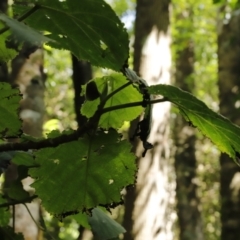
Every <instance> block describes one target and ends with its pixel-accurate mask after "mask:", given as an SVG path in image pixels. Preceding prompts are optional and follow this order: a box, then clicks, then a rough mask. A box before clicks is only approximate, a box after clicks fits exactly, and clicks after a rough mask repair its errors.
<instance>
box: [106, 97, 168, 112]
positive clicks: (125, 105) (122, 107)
mask: <svg viewBox="0 0 240 240" xmlns="http://www.w3.org/2000/svg"><path fill="white" fill-rule="evenodd" d="M167 101H169V100H168V99H167V98H161V99H156V100H151V101H149V102H144V103H145V104H154V103H161V102H167ZM142 104H143V102H142V101H141V102H133V103H126V104H122V105H117V106H112V107H107V108H104V109H103V110H102V111H101V114H103V113H107V112H111V111H115V110H119V109H125V108H131V107H137V106H142Z"/></svg>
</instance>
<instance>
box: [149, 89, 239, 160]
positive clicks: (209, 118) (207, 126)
mask: <svg viewBox="0 0 240 240" xmlns="http://www.w3.org/2000/svg"><path fill="white" fill-rule="evenodd" d="M149 93H151V94H159V95H162V96H164V97H167V98H168V99H169V101H170V102H172V103H174V104H175V105H176V106H177V107H178V108H179V110H180V112H181V114H182V115H183V116H184V117H185V119H186V120H187V121H188V122H189V123H190V124H191V125H193V126H195V127H197V128H198V129H199V130H200V131H201V132H202V133H203V134H204V135H205V136H206V137H208V138H209V139H210V140H211V141H212V142H213V143H214V144H216V145H217V146H218V148H219V149H220V151H222V152H225V153H227V154H228V155H229V156H230V157H232V158H233V159H236V157H237V156H238V155H239V153H240V128H239V127H238V126H236V125H234V124H233V123H231V122H230V121H229V120H228V119H227V118H225V117H223V116H222V115H220V114H217V113H215V112H213V111H212V110H211V109H209V108H208V107H207V105H206V104H205V103H203V102H202V101H200V100H199V99H197V98H196V97H194V96H193V95H191V94H190V93H188V92H185V91H183V90H181V89H179V88H177V87H174V86H170V85H161V84H160V85H155V86H151V87H149Z"/></svg>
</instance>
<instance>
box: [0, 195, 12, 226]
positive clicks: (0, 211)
mask: <svg viewBox="0 0 240 240" xmlns="http://www.w3.org/2000/svg"><path fill="white" fill-rule="evenodd" d="M3 203H8V201H7V199H4V198H3V196H2V195H1V194H0V204H3ZM0 216H1V217H0V226H1V227H3V226H7V225H8V224H9V220H10V217H11V213H10V210H9V208H7V207H5V208H0Z"/></svg>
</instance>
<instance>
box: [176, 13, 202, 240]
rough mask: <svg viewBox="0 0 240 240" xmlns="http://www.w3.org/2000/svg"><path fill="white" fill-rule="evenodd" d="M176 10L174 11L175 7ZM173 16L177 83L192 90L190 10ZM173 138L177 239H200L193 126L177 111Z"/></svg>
mask: <svg viewBox="0 0 240 240" xmlns="http://www.w3.org/2000/svg"><path fill="white" fill-rule="evenodd" d="M176 11H177V10H176ZM176 19H179V21H181V26H178V23H175V24H176V25H177V26H176V30H177V31H179V32H178V34H177V35H176V36H175V39H174V42H175V46H176V47H175V48H176V59H175V62H176V70H175V71H176V72H175V80H176V86H177V87H179V88H181V89H183V90H185V91H188V92H193V90H194V88H195V86H194V76H193V74H194V46H193V44H194V43H193V40H192V37H191V35H190V34H191V33H193V32H194V29H193V24H192V23H191V21H192V9H185V11H184V14H183V13H182V12H181V13H178V14H177V16H176ZM183 23H186V24H185V25H184V26H187V27H184V31H186V30H187V32H188V34H179V33H180V32H181V30H183V29H181V28H183V27H182V25H183ZM173 138H174V142H175V146H176V152H175V171H176V184H177V186H176V199H177V215H178V223H179V228H180V229H179V231H180V233H179V240H192V239H195V240H202V239H203V238H204V237H203V229H202V219H201V214H200V212H199V199H198V197H197V185H196V183H195V182H194V180H195V178H196V168H197V160H196V155H195V152H196V149H195V144H196V135H195V129H194V128H193V126H189V124H187V123H186V120H184V119H183V117H182V116H181V115H179V114H177V116H176V118H175V121H174V128H173Z"/></svg>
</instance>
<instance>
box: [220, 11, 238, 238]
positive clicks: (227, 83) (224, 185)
mask: <svg viewBox="0 0 240 240" xmlns="http://www.w3.org/2000/svg"><path fill="white" fill-rule="evenodd" d="M225 20H226V19H225ZM239 21H240V15H239V10H237V11H235V12H233V13H232V17H231V19H230V20H228V23H225V24H223V23H222V26H221V27H219V33H218V64H219V78H218V85H219V97H220V113H221V114H223V115H224V116H226V117H228V118H230V120H231V121H232V122H233V123H235V124H237V125H240V117H239V96H240V93H239V86H240V68H239V62H240V35H239ZM229 141H231V139H229ZM236 150H237V149H236ZM238 152H240V150H238ZM220 165H221V173H220V178H221V179H220V183H221V187H220V188H221V189H220V194H221V223H222V229H221V230H222V231H221V239H222V240H226V239H227V240H236V239H240V168H239V166H237V165H236V164H235V163H234V162H233V160H232V159H230V158H229V157H228V156H227V155H226V154H221V157H220Z"/></svg>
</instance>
